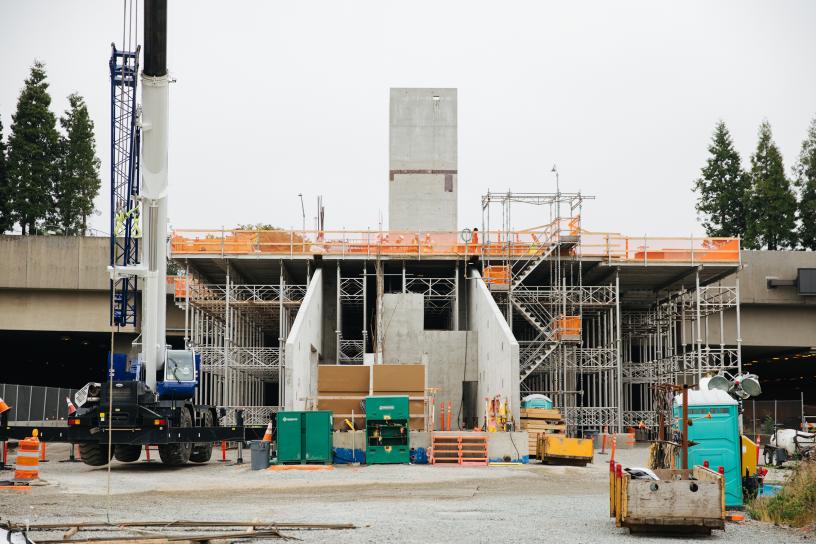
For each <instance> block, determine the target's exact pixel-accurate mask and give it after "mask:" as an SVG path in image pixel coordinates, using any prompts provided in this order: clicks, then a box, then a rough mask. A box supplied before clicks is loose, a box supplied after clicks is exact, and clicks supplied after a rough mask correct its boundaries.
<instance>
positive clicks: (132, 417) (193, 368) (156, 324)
mask: <svg viewBox="0 0 816 544" xmlns="http://www.w3.org/2000/svg"><path fill="white" fill-rule="evenodd" d="M144 36H145V54H144V57H145V63H144V69H143V72H142V74H141V79H142V106H141V117H139V110H138V108H137V104H136V89H137V84H138V79H139V71H138V67H139V48H138V47H137V48H136V50H135V51H120V50H117V49H116V47H115V46H114V47H113V54H112V56H111V60H110V72H111V86H112V87H111V101H112V102H111V117H112V121H111V128H112V130H111V133H112V134H111V139H112V142H111V163H112V165H111V184H112V187H111V190H112V194H111V266H110V267H109V272H110V274H111V322H112V325H114V326H120V325H135V324H136V307H137V306H136V296H137V282H138V281H141V282H142V286H143V287H142V290H141V299H142V307H141V309H142V312H141V325H142V326H141V342H140V343H139V344H137V343H136V342H134V347H136V346H138V347H139V348H140V352H139V354H138V357H137V358H136V359H135V360H133V361H131V362H130V364H128V361H127V356H126V355H125V354H111V355H109V358H108V368H109V372H108V381H107V382H106V383H89V384H87V385H86V386H84V387H83V388H82V389H80V390H79V391H78V392H77V393H76V395H75V401H76V407H77V410H76V413H75V414H72V415H71V416H69V418H68V420H67V424H68V425H67V427H52V426H45V425H43V426H31V425H28V426H22V425H21V426H17V425H10V424H9V423H8V421H7V419H8V412H5V413H4V414H3V415H0V417H2V418H3V420H0V441H2V440H7V439H8V438H16V439H22V438H26V437H28V436H32V435H38V436H39V438H40V440H43V441H45V442H69V443H72V444H79V449H80V456H81V459H82V461H84V462H85V463H86V464H88V465H92V466H101V465H105V464H107V463H108V462H109V461H110V459H111V456H113V457H115V458H116V459H117V460H118V461H122V462H133V461H136V460H138V459H139V457H140V456H141V452H142V447H143V446H146V445H157V446H158V450H159V456H160V458H161V460H162V462H163V463H165V464H168V465H182V464H185V463H187V462H188V461H193V462H196V463H205V462H207V461H209V460H210V457H211V456H212V447H213V443H214V442H219V441H224V440H226V441H238V442H243V441H245V440H249V439H257V438H260V436H261V435H262V434H263V430H262V429H255V428H249V427H244V426H243V424H242V417H241V413H240V412H238V413H236V423H237V425H235V426H229V427H223V426H220V425H219V419H220V418H219V416H223V415H224V411H223V410H221V411H219V410H218V409H217V408H216V407H215V406H202V405H197V404H195V403H194V402H193V399H194V398H195V393H196V389H197V387H198V385H199V376H200V358H199V356H198V355H197V354H196V353H195V352H194V350H192V349H189V348H186V349H170V348H169V347H168V346H167V343H166V331H165V312H166V305H167V298H166V297H167V294H166V288H165V281H166V280H165V278H166V275H167V185H168V182H167V139H168V117H169V116H168V111H169V92H168V87H169V83H170V78H169V76H168V72H167V64H166V60H167V0H145V3H144ZM140 147H141V150H140ZM140 152H141V153H140ZM140 224H141V242H142V247H141V248H140V247H139V245H140V244H139V242H140V236H139V234H137V233H138V232H139V225H140ZM140 250H141V251H140ZM137 341H138V340H137ZM35 431H36V432H35ZM109 444H110V446H111V447H109Z"/></svg>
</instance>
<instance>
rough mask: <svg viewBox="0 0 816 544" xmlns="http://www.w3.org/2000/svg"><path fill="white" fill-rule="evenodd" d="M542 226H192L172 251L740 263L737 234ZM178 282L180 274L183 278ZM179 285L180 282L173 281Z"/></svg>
mask: <svg viewBox="0 0 816 544" xmlns="http://www.w3.org/2000/svg"><path fill="white" fill-rule="evenodd" d="M540 229H541V230H522V231H514V232H510V233H504V232H502V231H489V232H480V233H479V234H480V239H479V241H478V242H476V241H471V242H469V243H465V242H464V241H462V239H461V236H460V234H459V233H457V232H386V231H383V232H378V231H287V230H239V229H229V230H190V229H180V230H176V231H174V232H173V235H172V237H171V241H170V244H171V251H172V253H173V254H175V255H247V254H265V253H268V254H276V255H287V254H288V255H292V256H294V255H333V256H359V255H366V256H371V257H374V256H376V255H390V256H416V257H419V258H421V257H422V256H426V255H427V256H429V257H430V256H437V257H444V256H457V257H465V256H470V255H482V256H484V257H498V258H500V257H509V258H511V259H529V258H530V257H534V256H536V255H541V254H544V253H545V252H546V251H548V250H549V249H550V248H551V247H552V245H553V244H554V243H561V244H562V245H561V249H560V250H559V251H560V252H561V254H562V255H565V256H583V257H600V258H603V259H607V260H609V261H616V262H643V263H645V264H648V263H649V262H682V263H692V264H693V263H716V262H722V263H734V262H739V260H740V256H739V250H740V241H739V239H738V238H709V237H703V238H696V237H691V236H689V237H657V238H649V237H637V236H623V235H621V234H617V233H601V232H591V231H585V230H581V229H580V228H579V222H578V218H564V219H561V220H558V221H555V222H553V223H552V224H550V225H545V226H543V227H540ZM181 281H183V280H181ZM176 287H177V290H178V284H177V285H176Z"/></svg>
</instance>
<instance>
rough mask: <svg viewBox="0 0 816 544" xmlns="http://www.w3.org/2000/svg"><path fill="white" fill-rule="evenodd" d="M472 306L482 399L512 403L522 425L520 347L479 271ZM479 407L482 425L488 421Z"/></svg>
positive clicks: (472, 287) (474, 277) (472, 288)
mask: <svg viewBox="0 0 816 544" xmlns="http://www.w3.org/2000/svg"><path fill="white" fill-rule="evenodd" d="M468 282H469V283H470V304H469V305H468V313H469V319H468V322H469V324H470V329H471V330H472V331H474V332H475V333H476V335H477V345H478V354H479V355H478V364H477V368H478V380H479V395H478V398H479V399H484V398H493V397H495V396H496V395H500V396H501V397H505V398H507V399H509V400H510V403H511V408H512V410H513V417H514V418H515V420H516V421H519V401H520V391H519V344H518V342H517V341H516V339H515V337H514V336H513V331H511V330H510V327H509V326H508V325H507V321H506V320H505V319H504V315H503V314H502V312H501V310H499V307H498V306H497V305H496V302H495V301H494V300H493V296H492V295H491V294H490V291H489V290H488V289H487V286H486V285H485V283H484V281H482V277H481V275H480V274H479V272H478V271H476V270H473V271H472V272H471V276H470V278H469V280H468ZM484 411H485V410H484V404H483V403H482V402H480V403H479V406H478V413H479V421H482V420H483V419H484V415H485V414H484Z"/></svg>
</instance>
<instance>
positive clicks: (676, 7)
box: [0, 0, 816, 235]
mask: <svg viewBox="0 0 816 544" xmlns="http://www.w3.org/2000/svg"><path fill="white" fill-rule="evenodd" d="M140 6H141V4H140ZM814 28H816V2H813V1H808V0H804V1H799V2H794V1H784V2H783V1H778V2H767V1H766V2H749V1H745V0H741V1H735V2H714V1H701V2H689V1H684V2H675V3H671V4H670V3H668V2H655V1H643V2H608V1H599V2H558V3H555V2H547V3H544V2H530V3H521V2H495V1H494V2H454V1H440V0H436V1H413V2H405V1H403V2H385V1H382V0H379V1H370V2H342V1H337V0H333V1H326V2H309V1H289V2H268V1H266V2H261V1H258V2H249V1H229V2H224V1H221V2H211V1H202V0H199V1H192V0H191V1H180V0H170V10H169V24H168V42H169V45H168V47H169V52H168V65H169V68H170V70H171V72H172V75H173V76H174V77H175V78H176V79H177V83H175V84H174V85H173V86H171V110H170V120H171V127H170V138H171V140H170V187H171V189H170V204H169V206H170V212H169V215H170V220H171V223H172V224H173V226H175V227H195V228H208V227H209V228H220V227H221V226H222V225H226V226H231V225H235V224H237V223H256V222H263V223H271V224H274V225H279V226H282V227H289V226H294V227H296V228H299V227H300V223H301V212H300V204H299V201H298V198H297V193H298V192H302V193H303V194H304V197H305V199H306V205H307V211H306V213H307V217H308V218H309V219H308V220H307V225H308V226H311V225H313V219H312V217H313V216H314V214H315V210H314V208H315V205H314V201H315V197H316V196H317V195H318V194H322V195H324V199H325V205H326V208H327V211H326V227H327V228H332V229H334V228H342V227H345V228H365V227H367V226H374V227H376V225H377V222H378V218H379V216H380V214H381V213H382V215H383V216H384V217H385V215H386V214H387V210H388V204H387V198H388V94H389V88H390V87H457V88H458V89H459V173H460V175H459V184H460V185H459V225H460V227H466V226H467V227H472V226H477V225H480V224H481V209H480V205H479V196H480V195H481V194H483V193H484V192H485V191H486V190H487V189H488V188H490V189H492V190H506V189H508V188H511V189H513V190H515V191H549V190H553V189H554V178H553V175H552V174H551V173H550V169H551V168H552V165H553V164H554V163H555V164H557V165H558V169H559V171H560V172H561V187H562V190H573V191H577V190H581V191H583V192H585V193H587V194H592V195H595V196H596V197H597V199H596V200H595V201H593V202H591V203H589V204H588V205H587V206H586V207H585V210H584V226H585V227H586V228H589V229H591V230H607V231H615V232H624V233H631V234H644V233H648V234H661V235H688V234H689V233H702V229H701V227H700V226H699V225H698V222H697V219H696V214H695V211H694V194H693V193H692V191H691V186H692V180H693V179H694V178H695V177H697V176H698V175H699V170H700V167H701V166H703V164H704V162H705V159H706V155H707V150H706V147H707V145H708V143H709V140H710V137H711V132H712V129H713V127H714V124H715V123H716V121H717V120H718V119H723V120H724V121H725V122H726V123H727V124H728V127H729V128H730V129H731V132H732V135H733V137H734V139H735V141H736V144H737V147H738V149H739V151H740V152H741V154H742V157H743V161H744V163H747V161H748V157H749V155H750V153H751V151H752V150H753V147H754V145H755V143H756V132H757V128H758V126H759V124H760V122H761V121H762V120H763V119H766V118H767V119H768V120H769V121H770V123H771V125H772V127H773V131H774V137H775V139H776V142H777V143H778V144H779V146H780V148H781V150H782V153H783V156H784V158H785V164H786V167H787V168H788V170H789V171H790V166H791V165H792V164H793V161H794V159H795V158H796V156H797V155H798V153H799V147H800V145H801V141H802V139H803V138H804V136H805V133H806V130H807V126H808V123H809V122H810V119H811V118H813V117H814V115H816V32H814ZM121 36H122V1H121V0H99V1H68V0H50V1H46V0H27V1H24V2H23V1H19V0H0V116H2V120H3V125H4V127H5V136H6V137H8V131H9V126H10V125H11V114H12V113H13V111H14V109H15V105H16V102H17V97H18V95H19V92H20V88H21V86H22V83H23V80H24V79H25V77H26V76H27V74H28V71H29V68H30V66H31V63H32V61H33V60H34V59H35V58H38V59H40V60H42V61H44V62H45V63H46V64H47V71H48V76H49V81H50V84H51V88H50V89H51V94H52V97H53V99H54V100H53V103H52V110H53V111H54V112H55V113H58V114H59V113H61V112H62V111H63V110H65V108H66V107H67V100H66V96H67V95H68V94H69V93H70V92H72V91H77V92H79V93H80V94H81V95H83V96H85V97H86V99H87V102H88V106H89V108H90V111H91V115H92V117H93V119H94V121H95V123H96V134H97V148H98V153H99V156H100V158H101V160H102V175H103V190H102V193H101V194H100V197H99V199H98V203H97V207H98V208H99V210H100V211H101V214H100V215H99V216H97V217H96V218H95V219H94V221H93V224H94V226H96V227H98V228H99V229H101V230H103V231H105V232H107V230H108V227H107V224H108V223H107V222H108V219H107V216H108V213H109V203H108V202H109V200H108V199H109V191H108V185H109V183H110V179H109V170H108V169H109V161H108V158H109V145H110V144H109V123H110V114H109V111H110V106H109V96H110V95H109V93H110V90H109V80H108V57H109V54H110V43H111V42H112V41H116V42H118V43H119V42H121ZM515 217H519V218H522V219H520V222H521V221H522V220H523V221H525V222H527V221H529V223H528V224H526V225H517V226H530V225H533V224H538V223H535V222H534V221H535V220H536V219H537V218H535V217H532V216H530V215H527V214H522V213H521V212H519V213H518V214H516V215H515ZM385 219H386V224H387V217H385Z"/></svg>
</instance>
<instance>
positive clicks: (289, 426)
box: [275, 410, 332, 464]
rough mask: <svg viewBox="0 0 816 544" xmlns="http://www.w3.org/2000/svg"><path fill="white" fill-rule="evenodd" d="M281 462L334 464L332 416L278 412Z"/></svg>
mask: <svg viewBox="0 0 816 544" xmlns="http://www.w3.org/2000/svg"><path fill="white" fill-rule="evenodd" d="M276 423H277V427H276V429H275V433H276V435H277V438H276V442H277V447H278V458H277V463H279V464H284V463H327V464H328V463H331V462H332V413H331V412H330V411H326V410H323V411H314V412H278V413H277V416H276Z"/></svg>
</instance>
